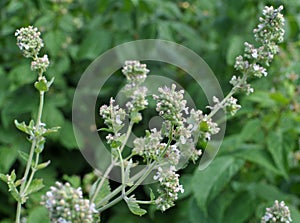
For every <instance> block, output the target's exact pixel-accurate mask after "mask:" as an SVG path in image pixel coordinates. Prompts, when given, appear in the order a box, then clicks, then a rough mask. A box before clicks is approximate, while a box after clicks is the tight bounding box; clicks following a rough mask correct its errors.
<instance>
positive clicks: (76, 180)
mask: <svg viewBox="0 0 300 223" xmlns="http://www.w3.org/2000/svg"><path fill="white" fill-rule="evenodd" d="M63 179H64V180H66V181H68V182H69V183H70V184H71V185H72V187H74V188H78V187H80V186H81V179H80V177H79V176H76V175H74V176H68V175H66V174H64V175H63Z"/></svg>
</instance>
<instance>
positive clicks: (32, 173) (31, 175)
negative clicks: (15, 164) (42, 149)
mask: <svg viewBox="0 0 300 223" xmlns="http://www.w3.org/2000/svg"><path fill="white" fill-rule="evenodd" d="M39 157H40V154H39V153H36V155H35V162H34V167H32V168H31V174H30V177H29V180H28V181H27V185H26V187H25V189H24V193H26V192H27V190H28V188H29V186H30V184H31V182H32V180H33V177H34V174H35V172H36V171H37V169H36V168H37V166H38V163H39Z"/></svg>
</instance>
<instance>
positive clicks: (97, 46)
mask: <svg viewBox="0 0 300 223" xmlns="http://www.w3.org/2000/svg"><path fill="white" fill-rule="evenodd" d="M110 43H111V36H110V34H109V33H108V32H107V31H105V30H104V29H101V30H98V31H96V30H94V29H93V30H91V31H89V32H88V33H87V35H86V36H85V38H84V40H83V43H82V44H81V46H80V49H79V51H78V58H80V59H95V58H96V57H98V56H100V55H101V53H103V52H104V51H105V50H106V49H108V46H110Z"/></svg>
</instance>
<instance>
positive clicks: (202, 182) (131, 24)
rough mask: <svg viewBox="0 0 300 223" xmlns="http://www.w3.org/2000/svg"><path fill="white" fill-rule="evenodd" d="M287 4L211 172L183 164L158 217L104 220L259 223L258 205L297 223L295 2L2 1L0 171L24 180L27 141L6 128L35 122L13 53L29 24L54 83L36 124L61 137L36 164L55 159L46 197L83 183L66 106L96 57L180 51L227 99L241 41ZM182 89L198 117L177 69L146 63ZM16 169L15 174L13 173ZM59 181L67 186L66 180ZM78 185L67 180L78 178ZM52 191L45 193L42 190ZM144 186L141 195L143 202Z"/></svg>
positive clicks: (28, 76) (108, 218)
mask: <svg viewBox="0 0 300 223" xmlns="http://www.w3.org/2000/svg"><path fill="white" fill-rule="evenodd" d="M270 4H271V5H274V6H279V5H280V4H283V5H284V6H285V10H284V14H285V18H286V31H287V33H286V41H285V43H284V44H282V50H281V53H280V55H279V56H278V57H277V58H276V60H275V62H274V63H273V64H272V67H271V68H270V70H269V76H268V77H267V78H263V79H260V80H255V81H254V82H252V83H253V86H254V88H255V93H254V94H252V95H251V96H249V97H244V96H242V95H240V96H239V99H240V102H241V104H242V109H241V110H240V111H239V112H238V114H237V116H235V117H234V118H232V119H229V120H228V123H227V130H226V138H225V140H224V142H223V145H222V147H221V149H220V152H219V153H218V155H217V158H216V159H215V160H214V162H213V163H212V164H211V165H210V166H209V168H207V169H206V170H205V171H198V170H197V168H196V167H197V166H196V165H194V166H189V167H188V168H187V169H186V170H184V171H182V172H181V175H182V179H181V180H182V184H183V185H184V187H185V193H184V194H183V195H182V196H181V197H180V200H179V201H178V202H177V206H176V207H174V208H172V209H170V210H168V211H167V212H165V213H163V214H162V213H160V212H157V211H154V209H153V208H152V207H150V208H149V215H148V216H146V217H142V218H139V217H135V216H133V215H132V214H130V213H129V211H128V209H127V207H126V205H124V204H123V203H120V204H118V205H117V206H116V207H114V208H111V209H110V210H108V211H107V212H105V213H103V214H102V216H101V217H102V222H109V223H119V222H123V223H132V222H139V223H140V222H141V223H142V222H145V223H146V222H174V223H198V222H206V223H210V222H213V223H218V222H230V223H242V222H258V221H259V219H260V217H261V216H262V214H263V212H264V209H265V207H267V206H270V205H271V204H272V203H273V202H274V200H275V199H278V200H284V201H285V202H286V203H287V204H288V205H289V206H290V209H291V212H292V217H293V222H296V223H297V222H300V212H299V205H300V199H299V196H300V166H299V160H300V145H299V144H300V115H299V113H300V98H299V97H300V96H299V94H300V87H299V83H300V82H299V79H294V78H293V75H296V74H300V64H299V57H300V53H299V52H300V51H299V50H300V42H299V29H300V16H299V11H300V2H299V1H297V0H289V1H287V0H286V1H279V0H278V1H277V0H273V1H258V0H241V1H234V0H223V1H222V0H210V1H205V0H203V1H202V0H194V1H192V0H191V1H178V0H176V1H171V0H166V1H161V0H143V1H142V0H122V1H114V0H101V1H99V0H87V1H86V0H64V1H63V0H62V1H59V0H45V1H44V0H1V2H0V21H1V22H0V61H1V65H0V89H1V91H0V115H1V116H0V125H1V128H0V172H1V173H8V172H9V171H10V170H11V169H13V168H14V169H16V172H17V173H21V172H22V171H21V170H23V168H24V160H22V157H21V156H20V155H19V152H18V151H23V152H27V151H28V149H29V143H28V142H27V140H26V138H25V136H24V135H23V134H22V133H20V132H19V131H18V130H17V129H16V128H15V127H14V124H13V120H14V119H17V120H20V121H22V120H24V121H28V120H29V119H30V117H31V116H35V115H36V114H35V110H36V107H37V102H38V98H37V94H36V92H35V90H34V88H33V87H32V83H33V82H34V80H35V78H36V77H35V76H34V74H33V73H32V72H31V71H30V64H29V61H28V60H26V59H24V58H23V57H22V55H21V53H20V51H19V49H18V48H17V46H16V39H15V37H14V32H15V30H16V29H17V28H20V27H23V26H28V25H34V26H37V27H38V28H39V29H40V31H41V32H42V37H43V39H44V42H45V48H44V52H46V53H47V54H49V57H50V61H51V67H50V68H49V70H48V72H47V74H48V75H49V77H52V76H55V83H54V85H53V87H52V88H51V91H50V92H48V93H47V95H46V104H45V110H44V116H43V121H44V122H45V123H47V125H48V126H50V127H51V126H61V127H62V128H61V130H60V131H59V133H57V134H56V135H54V136H51V138H50V139H49V140H48V141H47V143H46V149H45V152H44V153H43V157H42V158H43V160H44V161H46V160H51V165H50V167H48V168H47V169H45V170H43V171H41V172H40V173H38V175H40V176H41V177H43V178H44V179H45V184H46V185H47V187H49V186H50V185H53V184H54V182H55V181H56V180H61V179H63V177H64V175H69V176H72V175H78V176H81V177H82V176H83V175H84V174H85V173H88V172H90V171H91V168H90V167H89V165H88V164H87V162H86V161H85V160H84V158H83V157H82V156H81V153H80V152H79V150H78V149H77V145H76V141H75V139H74V136H73V132H72V124H71V108H72V97H73V93H74V90H75V88H76V83H77V82H78V80H79V78H80V77H81V74H82V73H83V72H84V70H85V69H86V68H87V66H88V65H89V64H90V63H91V62H92V61H93V60H94V59H95V58H96V57H97V56H99V55H100V54H101V53H103V52H105V51H106V50H108V49H110V48H112V47H114V46H116V45H118V44H121V43H125V42H128V41H132V40H137V39H148V38H159V39H165V40H170V41H174V42H177V43H180V44H182V45H184V46H186V47H188V48H190V49H193V50H194V51H195V52H196V53H198V54H199V55H201V56H202V57H203V58H204V59H205V61H206V62H207V63H208V64H209V66H210V67H211V68H212V70H213V71H214V73H215V74H216V75H217V78H218V79H219V81H220V83H221V85H222V88H223V90H224V92H225V93H226V92H228V91H229V88H230V86H229V84H228V81H229V80H230V77H231V75H232V74H234V73H235V71H234V70H233V63H234V59H235V57H236V56H237V55H238V54H239V53H241V52H242V49H243V42H244V41H249V42H250V41H253V37H252V29H253V28H254V27H255V25H256V24H257V21H258V16H259V14H260V12H261V10H262V8H263V6H264V5H270ZM150 68H151V70H152V71H153V72H156V73H158V72H159V73H160V74H164V73H166V74H167V75H169V76H170V77H171V78H173V79H174V80H176V81H177V82H179V83H181V84H182V85H183V86H184V87H185V88H186V90H187V91H188V92H189V94H190V95H191V96H192V98H194V99H195V102H196V103H197V105H198V106H199V107H202V108H203V107H204V106H205V102H206V100H205V98H203V97H202V96H201V97H200V96H199V89H198V86H197V85H196V84H195V83H194V82H193V81H192V80H191V79H190V78H189V77H188V76H187V75H186V74H184V73H183V72H182V71H180V70H178V69H176V68H174V67H171V66H168V65H163V66H159V65H155V64H150ZM110 81H111V83H112V84H107V85H106V86H105V89H103V92H102V94H101V95H100V99H99V101H100V103H102V104H103V103H107V101H108V98H109V97H110V96H111V95H113V94H114V92H115V89H114V87H115V86H117V85H119V84H121V83H122V81H123V79H122V78H120V76H118V75H116V76H113V77H112V78H111V80H110ZM18 170H19V171H18ZM64 179H66V177H64ZM73 181H74V178H73ZM46 189H47V188H45V190H46ZM45 190H43V191H42V192H40V193H38V194H36V195H35V196H34V197H33V198H32V199H31V200H30V201H29V202H28V204H27V213H24V214H26V215H28V216H29V217H28V222H29V223H31V222H47V221H48V220H47V213H46V210H45V209H43V208H42V207H41V206H40V205H39V202H40V196H41V194H42V193H44V192H45ZM146 190H147V188H144V189H143V188H140V189H139V191H138V194H139V196H146V195H145V194H146V192H145V191H146ZM0 198H1V202H0V222H1V223H8V222H13V220H12V219H13V218H14V217H13V216H14V213H15V204H14V201H13V199H12V198H11V197H10V196H9V193H8V192H7V187H6V185H5V184H4V183H3V182H0Z"/></svg>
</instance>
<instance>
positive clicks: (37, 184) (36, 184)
mask: <svg viewBox="0 0 300 223" xmlns="http://www.w3.org/2000/svg"><path fill="white" fill-rule="evenodd" d="M44 186H45V185H44V184H43V179H34V180H33V181H32V182H31V184H30V186H29V187H28V190H27V191H26V195H29V194H32V193H34V192H37V191H39V190H41V189H42V188H43V187H44Z"/></svg>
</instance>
